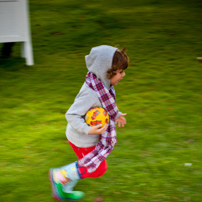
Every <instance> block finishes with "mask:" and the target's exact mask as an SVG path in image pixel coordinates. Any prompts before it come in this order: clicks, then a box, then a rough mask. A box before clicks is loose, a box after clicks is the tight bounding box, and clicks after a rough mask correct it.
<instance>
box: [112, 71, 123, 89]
mask: <svg viewBox="0 0 202 202" xmlns="http://www.w3.org/2000/svg"><path fill="white" fill-rule="evenodd" d="M125 75H126V73H125V72H124V70H123V69H117V70H116V75H114V76H113V77H112V78H111V79H110V84H111V85H112V86H116V85H117V84H118V83H119V82H120V81H121V79H123V77H124V76H125Z"/></svg>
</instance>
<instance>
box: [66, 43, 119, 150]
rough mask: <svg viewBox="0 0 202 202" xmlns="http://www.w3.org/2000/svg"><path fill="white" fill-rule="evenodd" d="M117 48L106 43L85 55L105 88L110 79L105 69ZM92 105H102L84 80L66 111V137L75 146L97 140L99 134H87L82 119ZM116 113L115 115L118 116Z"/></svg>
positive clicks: (92, 70) (87, 127)
mask: <svg viewBox="0 0 202 202" xmlns="http://www.w3.org/2000/svg"><path fill="white" fill-rule="evenodd" d="M116 50H117V48H115V47H112V46H107V45H102V46H97V47H94V48H92V49H91V51H90V54H89V55H86V56H85V61H86V66H87V69H88V71H89V72H92V73H93V74H95V75H96V76H97V78H99V79H100V80H101V81H102V82H103V83H104V85H105V86H106V88H107V89H110V87H111V86H110V79H107V70H109V69H110V68H111V67H112V60H113V56H114V53H115V51H116ZM92 107H103V106H102V103H101V102H100V100H99V98H98V96H97V94H96V92H95V91H93V90H92V89H91V88H89V87H88V86H87V84H86V83H85V82H84V84H83V86H82V87H81V89H80V91H79V93H78V95H77V96H76V98H75V100H74V103H73V104H72V105H71V107H70V108H69V110H68V111H67V112H66V114H65V117H66V119H67V122H68V124H67V129H66V136H67V139H68V140H69V141H70V142H72V143H73V144H74V145H76V146H77V147H84V148H85V147H91V146H95V145H96V144H97V143H98V141H99V135H89V134H88V133H89V131H90V128H91V127H90V126H88V125H87V124H86V122H85V120H84V117H85V114H86V112H87V111H88V110H89V109H90V108H92ZM120 114H121V112H119V113H118V115H117V117H116V118H118V117H119V116H120Z"/></svg>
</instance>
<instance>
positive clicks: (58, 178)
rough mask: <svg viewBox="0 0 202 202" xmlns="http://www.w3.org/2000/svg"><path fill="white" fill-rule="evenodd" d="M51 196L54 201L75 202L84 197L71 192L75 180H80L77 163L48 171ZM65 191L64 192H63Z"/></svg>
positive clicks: (78, 193)
mask: <svg viewBox="0 0 202 202" xmlns="http://www.w3.org/2000/svg"><path fill="white" fill-rule="evenodd" d="M49 178H50V181H51V188H52V195H53V197H54V198H55V199H57V200H59V201H62V200H64V199H70V200H77V199H81V198H83V197H84V193H83V192H80V191H73V187H74V186H75V183H76V182H77V180H79V179H81V177H80V173H79V169H78V164H77V162H74V163H71V164H68V165H65V166H62V167H59V168H52V169H50V170H49ZM64 189H65V191H64Z"/></svg>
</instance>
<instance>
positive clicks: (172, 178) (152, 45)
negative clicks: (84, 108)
mask: <svg viewBox="0 0 202 202" xmlns="http://www.w3.org/2000/svg"><path fill="white" fill-rule="evenodd" d="M29 7H30V22H31V31H32V41H33V49H34V60H35V65H34V66H26V65H25V60H24V59H22V58H20V44H19V43H16V44H15V46H14V49H13V57H12V58H10V59H0V138H1V144H0V153H1V158H0V173H1V174H0V201H1V202H12V201H20V202H36V201H37V202H49V201H54V199H52V197H51V190H50V184H49V180H48V169H49V168H50V167H57V166H62V165H64V164H68V163H71V162H73V161H75V160H76V155H75V154H74V152H73V151H72V149H71V148H70V146H69V145H68V143H67V140H66V137H65V129H66V120H65V116H64V114H65V112H66V111H67V109H68V108H69V107H70V105H71V104H72V103H73V101H74V98H75V96H76V94H77V93H78V91H79V89H80V87H81V85H82V84H83V82H84V79H85V75H86V73H87V69H86V67H85V61H84V56H85V55H87V54H88V53H89V51H90V49H91V48H92V47H94V46H97V45H101V44H107V45H112V46H117V47H118V48H122V47H127V48H128V51H127V54H128V55H129V57H130V67H129V68H128V69H127V70H126V77H125V78H124V80H122V82H121V83H120V84H119V85H118V86H117V87H116V94H117V104H118V107H119V109H120V111H122V112H126V113H128V114H127V125H126V126H125V127H124V128H118V129H117V130H118V143H117V145H116V147H115V148H114V150H113V152H112V153H111V154H110V155H109V157H108V158H107V160H108V164H109V168H108V171H107V173H106V174H105V175H104V176H103V177H101V178H98V179H84V180H81V181H80V182H79V183H78V185H77V186H76V189H77V190H82V191H84V192H85V193H86V197H85V198H84V199H82V200H81V201H84V202H91V201H104V202H114V201H121V202H134V201H138V202H143V201H144V202H150V201H155V202H156V201H161V202H168V201H169V202H170V201H177V202H178V201H179V202H181V201H183V202H185V201H186V202H200V201H201V198H202V193H201V191H202V162H201V158H202V150H201V147H202V141H201V132H202V130H201V129H202V109H201V108H202V105H201V101H202V94H201V92H202V90H201V89H202V81H201V73H202V70H201V67H202V63H201V62H200V61H198V60H197V57H202V35H201V33H202V26H201V25H202V2H201V1H199V0H183V1H182V0H175V1H174V0H170V1H160V0H141V1H140V0H137V1H132V0H125V1H118V0H117V1H115V0H111V1H106V0H103V1H99V2H98V1H94V0H92V1H85V0H82V1H77V0H74V1H72V0H68V1H66V0H58V1H53V0H51V1H48V0H42V1H37V0H30V1H29ZM1 46H2V44H1ZM186 163H191V164H188V165H191V166H186V165H187V164H186Z"/></svg>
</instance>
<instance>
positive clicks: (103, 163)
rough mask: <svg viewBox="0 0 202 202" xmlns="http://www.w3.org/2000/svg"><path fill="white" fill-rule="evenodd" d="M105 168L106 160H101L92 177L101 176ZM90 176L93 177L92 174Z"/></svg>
mask: <svg viewBox="0 0 202 202" xmlns="http://www.w3.org/2000/svg"><path fill="white" fill-rule="evenodd" d="M107 168H108V166H107V162H106V161H103V162H102V163H101V164H100V166H99V167H98V168H97V170H96V171H95V173H94V174H95V175H94V177H101V176H103V175H104V174H105V173H106V171H107ZM92 177H93V176H92Z"/></svg>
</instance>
